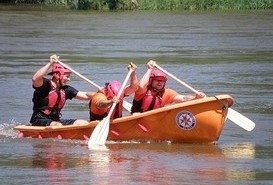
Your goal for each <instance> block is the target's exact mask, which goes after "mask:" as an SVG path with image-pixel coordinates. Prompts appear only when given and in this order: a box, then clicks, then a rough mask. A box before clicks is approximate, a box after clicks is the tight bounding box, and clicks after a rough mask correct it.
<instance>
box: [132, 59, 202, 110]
mask: <svg viewBox="0 0 273 185" xmlns="http://www.w3.org/2000/svg"><path fill="white" fill-rule="evenodd" d="M154 66H155V61H153V60H150V61H149V62H148V63H147V67H148V70H147V72H146V73H145V74H144V76H143V77H142V79H141V80H140V81H139V87H138V89H137V90H136V92H135V96H134V100H133V105H132V109H131V113H135V112H146V111H149V110H153V109H157V108H160V107H164V106H165V105H167V104H171V103H180V102H185V101H190V100H194V99H198V98H203V97H205V96H206V95H205V94H204V93H203V92H200V93H199V94H198V95H196V96H192V95H181V94H178V93H177V92H176V91H174V90H172V89H168V88H166V87H165V86H166V82H167V76H166V74H165V73H163V72H162V71H160V70H158V69H156V70H153V68H154Z"/></svg>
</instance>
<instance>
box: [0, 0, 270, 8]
mask: <svg viewBox="0 0 273 185" xmlns="http://www.w3.org/2000/svg"><path fill="white" fill-rule="evenodd" d="M0 3H12V4H14V3H15V4H16V3H25V4H30V3H32V4H45V5H56V6H65V7H69V8H75V9H82V10H131V9H139V10H242V9H273V0H0Z"/></svg>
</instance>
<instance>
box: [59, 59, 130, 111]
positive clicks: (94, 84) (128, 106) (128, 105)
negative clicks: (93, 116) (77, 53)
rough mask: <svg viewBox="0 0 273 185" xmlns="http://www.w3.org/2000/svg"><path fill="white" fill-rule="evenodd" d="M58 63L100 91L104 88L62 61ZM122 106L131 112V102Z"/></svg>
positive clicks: (124, 102)
mask: <svg viewBox="0 0 273 185" xmlns="http://www.w3.org/2000/svg"><path fill="white" fill-rule="evenodd" d="M58 63H59V64H61V65H62V66H63V67H65V68H67V69H68V70H70V71H71V72H73V73H74V74H76V75H77V76H78V77H80V78H81V79H83V80H85V81H87V82H88V83H90V84H91V85H93V86H95V87H96V88H98V89H101V88H102V87H100V86H99V85H97V84H96V83H94V82H92V81H91V80H89V79H87V78H86V77H84V76H83V75H81V74H80V73H78V72H77V71H75V70H74V69H72V68H71V67H69V66H68V65H65V64H64V63H62V62H61V61H59V60H58ZM122 106H123V107H124V108H125V109H126V110H127V111H128V112H131V106H130V103H129V102H126V101H123V104H122Z"/></svg>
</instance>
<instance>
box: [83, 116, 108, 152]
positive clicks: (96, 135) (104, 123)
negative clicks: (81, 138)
mask: <svg viewBox="0 0 273 185" xmlns="http://www.w3.org/2000/svg"><path fill="white" fill-rule="evenodd" d="M109 126H110V119H108V116H107V117H105V118H104V119H103V120H101V121H100V122H99V124H98V125H97V126H96V127H95V129H94V130H93V132H92V134H91V136H90V138H89V141H88V147H89V148H92V145H104V144H105V142H106V139H107V137H108V132H109Z"/></svg>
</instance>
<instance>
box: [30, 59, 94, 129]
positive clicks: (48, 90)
mask: <svg viewBox="0 0 273 185" xmlns="http://www.w3.org/2000/svg"><path fill="white" fill-rule="evenodd" d="M58 59H59V56H57V55H52V56H50V61H49V63H47V64H46V65H45V66H44V67H42V68H41V69H39V70H38V71H37V72H36V73H35V74H34V76H33V77H32V83H33V84H32V86H33V88H34V89H35V91H34V93H33V98H32V101H33V114H32V117H31V120H30V123H32V125H33V126H62V125H71V124H75V125H82V124H89V122H88V121H87V120H80V119H61V109H62V108H63V106H64V104H65V102H66V100H67V99H73V98H75V99H78V100H90V99H91V98H92V97H93V95H94V94H95V92H83V91H78V90H76V89H75V88H73V87H71V86H69V85H66V83H67V82H68V81H69V80H70V74H71V71H69V70H68V69H66V68H64V67H63V66H62V65H60V64H59V63H58ZM51 67H52V72H50V73H48V70H49V69H50V68H51ZM47 74H49V75H52V79H47V78H45V77H44V76H46V75H47Z"/></svg>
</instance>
